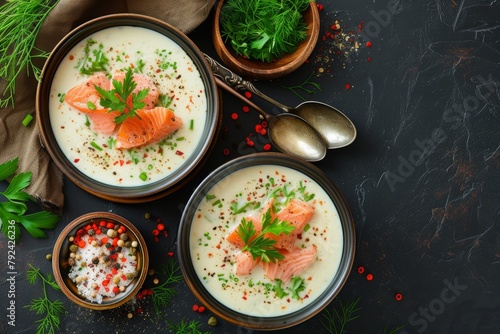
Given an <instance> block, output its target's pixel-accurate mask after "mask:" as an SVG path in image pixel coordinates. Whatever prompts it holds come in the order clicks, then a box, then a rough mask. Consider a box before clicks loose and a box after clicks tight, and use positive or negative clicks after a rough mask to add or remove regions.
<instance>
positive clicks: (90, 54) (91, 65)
mask: <svg viewBox="0 0 500 334" xmlns="http://www.w3.org/2000/svg"><path fill="white" fill-rule="evenodd" d="M95 46H97V48H95ZM103 49H104V46H103V45H102V44H97V42H96V41H95V40H93V39H88V40H87V43H86V44H85V47H84V49H83V51H84V52H85V56H84V58H83V59H82V61H80V62H79V63H78V64H77V68H78V69H79V71H80V73H81V74H86V75H92V74H94V73H96V72H107V67H108V65H109V60H108V58H106V55H105V54H104V52H103Z"/></svg>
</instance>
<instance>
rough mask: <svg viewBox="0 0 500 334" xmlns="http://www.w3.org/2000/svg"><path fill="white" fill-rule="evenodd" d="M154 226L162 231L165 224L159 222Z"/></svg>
mask: <svg viewBox="0 0 500 334" xmlns="http://www.w3.org/2000/svg"><path fill="white" fill-rule="evenodd" d="M156 228H157V229H158V230H159V231H163V230H164V229H165V225H163V224H162V223H159V224H158V225H156Z"/></svg>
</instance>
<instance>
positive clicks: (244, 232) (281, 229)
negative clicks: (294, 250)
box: [237, 209, 294, 263]
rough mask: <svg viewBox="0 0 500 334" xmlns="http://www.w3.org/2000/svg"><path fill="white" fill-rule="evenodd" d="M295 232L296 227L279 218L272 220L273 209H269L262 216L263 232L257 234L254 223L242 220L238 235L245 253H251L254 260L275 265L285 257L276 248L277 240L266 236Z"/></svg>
mask: <svg viewBox="0 0 500 334" xmlns="http://www.w3.org/2000/svg"><path fill="white" fill-rule="evenodd" d="M293 230H294V227H293V226H292V225H290V224H289V223H288V222H285V221H281V220H279V219H278V218H274V219H272V215H271V209H269V210H267V212H266V213H265V214H263V215H262V231H261V232H259V233H257V231H256V230H255V226H254V224H253V222H252V221H250V220H247V219H245V218H242V219H241V223H240V225H238V230H237V233H238V235H239V237H240V238H241V240H243V243H244V245H245V246H243V248H242V249H241V250H242V251H243V252H244V251H248V252H250V254H251V255H252V258H253V259H256V258H258V257H260V259H261V261H264V262H273V263H275V262H276V261H279V260H282V259H283V258H284V256H283V254H281V253H280V252H279V250H278V249H276V248H274V245H275V244H276V240H274V239H271V238H267V237H265V235H266V234H268V233H270V234H273V235H280V234H281V233H284V234H290V233H292V231H293Z"/></svg>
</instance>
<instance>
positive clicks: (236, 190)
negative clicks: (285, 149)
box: [177, 152, 356, 330]
mask: <svg viewBox="0 0 500 334" xmlns="http://www.w3.org/2000/svg"><path fill="white" fill-rule="evenodd" d="M271 179H272V180H271ZM283 186H284V187H286V188H287V190H289V191H290V192H289V193H288V194H293V195H290V196H291V197H293V198H297V199H302V198H305V195H307V194H311V193H313V194H314V196H313V198H311V197H309V199H304V200H305V201H310V202H309V203H310V205H313V206H314V207H315V213H314V216H313V218H312V219H311V221H310V223H311V225H310V229H308V230H307V231H306V230H304V231H303V234H302V233H301V237H300V238H301V242H300V243H301V245H300V247H302V248H310V247H311V246H314V247H317V249H318V251H317V253H316V257H317V262H315V263H313V264H312V265H311V266H310V267H308V268H307V269H306V270H305V271H303V272H300V273H298V274H297V275H299V276H300V277H301V278H303V279H304V280H307V283H306V291H307V294H305V293H304V295H302V296H301V297H302V299H301V300H300V301H296V300H295V299H294V298H282V297H279V296H276V295H275V294H274V293H271V292H270V293H269V294H268V295H267V294H266V293H265V289H268V287H269V285H271V286H272V285H274V284H275V283H276V281H273V280H271V279H269V278H268V277H267V276H265V269H263V268H260V267H259V265H257V267H255V268H253V269H252V271H251V273H250V274H248V275H238V276H237V274H236V273H235V271H234V270H235V265H234V263H235V262H236V261H234V259H235V256H237V254H238V250H237V249H235V247H233V246H232V244H231V243H230V242H229V241H228V240H227V239H226V237H227V235H228V234H230V233H231V231H234V228H236V226H237V225H238V224H239V222H240V221H241V219H242V218H244V217H253V218H256V217H257V216H256V214H257V215H259V214H260V213H261V210H262V208H266V206H265V205H267V204H269V202H267V203H266V201H267V200H269V196H274V195H275V194H276V193H277V191H278V190H279V189H282V187H283ZM297 186H299V187H301V188H302V189H300V188H297ZM302 186H303V187H302ZM299 192H301V193H302V194H305V195H304V196H303V197H301V195H299ZM279 196H281V195H279ZM287 196H288V195H287ZM294 196H296V197H294ZM282 200H283V198H278V199H277V198H274V202H273V207H274V205H276V208H279V207H280V206H279V205H280V204H282V203H283V201H282ZM254 201H257V202H258V204H259V205H260V206H258V205H256V203H255V202H254ZM278 201H279V202H280V203H278ZM245 203H247V204H250V203H252V204H251V205H250V206H248V205H246V204H245ZM235 204H236V207H239V208H244V209H240V210H239V211H238V212H235V211H234V205H235ZM273 210H274V209H273ZM318 230H320V231H321V233H316V232H314V231H318ZM355 239H356V237H355V229H354V221H353V218H352V215H351V211H350V209H349V206H348V204H347V202H346V200H345V198H344V196H343V195H342V193H341V192H340V190H339V189H338V188H337V187H336V186H335V185H334V184H333V183H332V181H331V180H330V179H329V178H328V176H327V175H326V174H324V173H323V172H322V171H321V170H320V169H319V168H317V167H316V166H314V165H312V164H311V163H309V162H305V161H303V160H301V159H297V158H294V157H291V156H289V155H285V154H282V153H272V152H266V153H255V154H250V155H246V156H243V157H239V158H236V159H234V160H232V161H229V162H227V163H225V164H224V165H222V166H220V167H219V168H217V169H216V170H214V171H213V172H212V173H211V174H210V175H208V176H207V177H206V178H205V179H204V180H203V181H202V182H201V183H200V185H199V186H198V188H197V189H196V190H195V191H194V192H193V194H192V196H191V198H190V199H189V202H188V203H187V205H186V207H185V210H184V212H183V215H182V218H181V222H180V225H179V231H178V236H177V254H178V255H179V259H180V260H179V263H180V267H181V270H182V273H183V275H184V278H185V281H186V283H187V284H188V286H189V288H190V289H191V291H192V292H193V294H194V295H195V296H196V298H197V299H198V300H199V301H200V302H201V303H202V304H203V305H205V306H206V307H207V308H208V309H209V310H210V311H211V312H212V313H214V314H215V315H216V316H217V317H220V318H221V319H224V320H226V321H228V322H231V323H233V324H235V325H237V326H241V327H244V328H251V329H256V330H277V329H284V328H287V327H291V326H295V325H297V324H299V323H302V322H304V321H306V320H307V319H310V318H311V317H313V316H315V315H316V314H318V313H320V312H321V311H322V310H323V309H324V308H325V307H326V306H327V305H328V304H329V303H330V302H331V301H332V300H333V299H334V298H335V297H336V296H337V294H338V293H339V292H340V290H341V289H342V287H343V285H344V283H345V282H346V281H347V278H348V276H349V273H350V271H351V268H352V264H353V261H354V254H355V245H356V241H355ZM252 282H253V283H254V284H251V283H252ZM257 282H259V283H257ZM289 284H290V282H283V285H282V286H281V288H282V289H284V290H286V289H288V287H289ZM264 286H266V288H264ZM261 297H262V298H261Z"/></svg>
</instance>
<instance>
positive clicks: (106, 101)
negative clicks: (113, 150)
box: [94, 68, 149, 124]
mask: <svg viewBox="0 0 500 334" xmlns="http://www.w3.org/2000/svg"><path fill="white" fill-rule="evenodd" d="M112 85H113V88H112V89H110V90H106V89H103V88H101V87H99V86H98V85H94V87H95V89H96V90H97V92H98V93H99V94H100V95H101V100H100V104H101V106H103V107H104V108H109V111H110V112H111V111H119V112H120V115H118V116H116V117H115V123H117V124H120V123H122V122H123V121H125V120H126V119H127V118H128V117H134V116H137V117H139V119H140V116H139V115H137V114H136V111H137V109H141V108H144V106H145V105H146V103H144V102H142V100H144V98H145V97H146V96H147V95H148V93H149V88H144V89H141V90H140V91H139V92H137V93H134V89H135V88H136V87H137V83H136V82H135V81H134V74H133V72H132V69H131V68H128V70H127V73H125V78H124V80H123V82H121V81H118V80H114V79H113V80H112Z"/></svg>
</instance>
